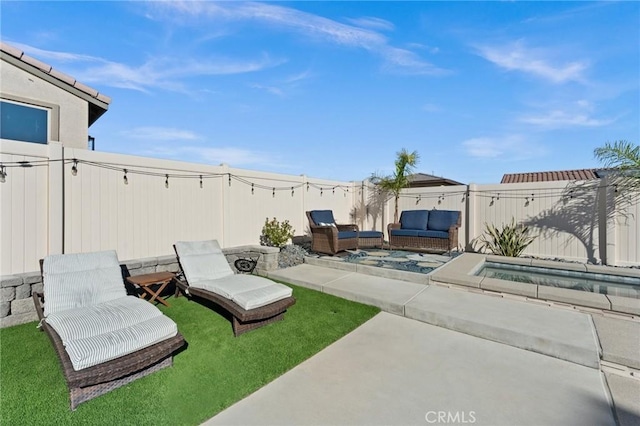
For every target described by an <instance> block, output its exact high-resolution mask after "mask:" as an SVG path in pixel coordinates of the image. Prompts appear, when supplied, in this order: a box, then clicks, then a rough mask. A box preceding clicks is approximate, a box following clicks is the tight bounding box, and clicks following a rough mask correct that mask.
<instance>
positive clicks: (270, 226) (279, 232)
mask: <svg viewBox="0 0 640 426" xmlns="http://www.w3.org/2000/svg"><path fill="white" fill-rule="evenodd" d="M294 232H295V231H294V229H293V227H292V226H291V225H290V224H289V221H288V220H285V221H284V222H282V223H280V222H278V221H277V220H276V218H275V217H274V218H273V220H269V218H267V219H266V220H265V221H264V226H263V227H262V235H260V245H263V246H269V247H283V246H284V245H285V244H287V241H289V239H290V238H291V237H293V233H294Z"/></svg>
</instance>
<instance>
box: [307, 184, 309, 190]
mask: <svg viewBox="0 0 640 426" xmlns="http://www.w3.org/2000/svg"><path fill="white" fill-rule="evenodd" d="M307 192H309V182H307Z"/></svg>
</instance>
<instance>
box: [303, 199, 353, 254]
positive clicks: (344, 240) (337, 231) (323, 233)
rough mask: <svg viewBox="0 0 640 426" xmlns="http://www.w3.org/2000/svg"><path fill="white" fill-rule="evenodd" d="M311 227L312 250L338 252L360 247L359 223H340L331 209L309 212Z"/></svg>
mask: <svg viewBox="0 0 640 426" xmlns="http://www.w3.org/2000/svg"><path fill="white" fill-rule="evenodd" d="M307 218H308V219H309V228H310V229H311V237H312V242H311V250H313V251H315V252H318V253H325V254H336V253H337V252H339V251H343V250H350V249H357V248H358V231H359V229H358V225H356V224H349V225H338V224H337V223H336V221H335V219H334V218H333V212H332V211H331V210H311V211H308V212H307Z"/></svg>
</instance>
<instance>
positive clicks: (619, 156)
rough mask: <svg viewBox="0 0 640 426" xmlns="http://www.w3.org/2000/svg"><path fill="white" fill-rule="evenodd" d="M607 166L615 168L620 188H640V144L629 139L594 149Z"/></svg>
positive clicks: (598, 157)
mask: <svg viewBox="0 0 640 426" xmlns="http://www.w3.org/2000/svg"><path fill="white" fill-rule="evenodd" d="M593 154H594V155H595V157H596V158H597V159H598V160H600V162H602V163H603V164H604V165H605V167H610V168H612V169H614V177H615V179H616V181H617V185H618V189H619V190H621V189H625V190H632V191H633V190H638V189H640V145H634V144H632V143H631V142H627V141H624V140H622V141H616V142H613V143H610V142H607V143H606V144H605V145H604V146H602V147H600V148H596V149H595V150H594V151H593Z"/></svg>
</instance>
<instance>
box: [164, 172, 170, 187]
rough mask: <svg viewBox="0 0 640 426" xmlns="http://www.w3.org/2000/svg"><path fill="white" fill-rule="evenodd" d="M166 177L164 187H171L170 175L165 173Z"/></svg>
mask: <svg viewBox="0 0 640 426" xmlns="http://www.w3.org/2000/svg"><path fill="white" fill-rule="evenodd" d="M165 177H166V179H165V180H164V187H165V188H169V175H165Z"/></svg>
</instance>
